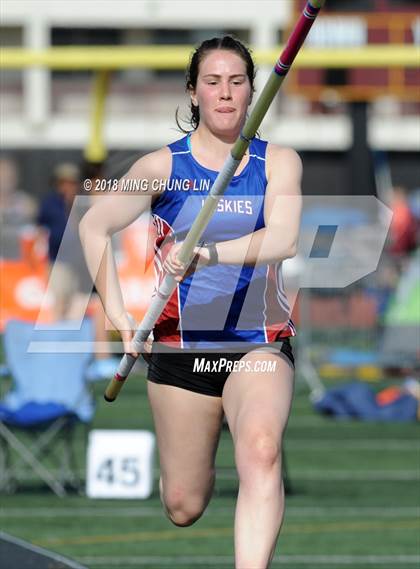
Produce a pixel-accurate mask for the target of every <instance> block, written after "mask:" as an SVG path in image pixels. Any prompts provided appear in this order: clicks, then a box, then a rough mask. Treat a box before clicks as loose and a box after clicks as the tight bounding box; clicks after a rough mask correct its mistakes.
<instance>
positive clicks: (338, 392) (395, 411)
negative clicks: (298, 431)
mask: <svg viewBox="0 0 420 569" xmlns="http://www.w3.org/2000/svg"><path fill="white" fill-rule="evenodd" d="M314 407H315V409H316V410H317V411H319V412H320V413H322V414H324V415H331V416H333V417H336V418H338V419H360V420H362V421H389V422H392V421H398V422H408V421H415V420H416V419H417V408H418V401H417V399H416V398H415V397H413V396H412V395H409V394H408V393H407V394H405V393H402V394H401V396H400V397H398V398H397V399H396V400H395V401H392V402H391V403H388V404H386V405H379V404H378V402H377V400H376V395H375V392H374V391H373V389H371V388H370V387H369V386H368V385H366V384H364V383H362V382H357V381H355V382H352V383H347V384H345V385H341V386H339V387H334V388H332V389H328V390H327V391H326V392H325V393H324V395H323V396H322V398H321V399H319V400H318V401H316V402H315V403H314Z"/></svg>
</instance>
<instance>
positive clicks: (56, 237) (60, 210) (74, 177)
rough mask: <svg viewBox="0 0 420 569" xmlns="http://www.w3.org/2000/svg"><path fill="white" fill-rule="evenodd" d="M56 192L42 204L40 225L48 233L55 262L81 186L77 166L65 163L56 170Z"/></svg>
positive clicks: (51, 257) (50, 256)
mask: <svg viewBox="0 0 420 569" xmlns="http://www.w3.org/2000/svg"><path fill="white" fill-rule="evenodd" d="M53 185H54V191H52V192H50V193H49V194H47V196H46V197H44V199H43V200H42V202H41V206H40V210H39V214H38V223H39V225H40V226H42V227H44V228H45V229H47V231H48V257H49V259H50V261H51V262H54V261H55V259H56V258H57V255H58V250H59V248H60V244H61V241H62V239H63V235H64V231H65V229H66V226H67V222H68V220H69V215H70V211H71V208H72V205H73V201H74V198H75V196H76V194H77V192H78V190H79V186H80V172H79V169H78V167H77V166H76V165H75V164H71V163H63V164H59V165H58V166H57V167H56V168H55V169H54V177H53Z"/></svg>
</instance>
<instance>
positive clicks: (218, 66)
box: [190, 49, 252, 138]
mask: <svg viewBox="0 0 420 569" xmlns="http://www.w3.org/2000/svg"><path fill="white" fill-rule="evenodd" d="M190 94H191V99H192V102H193V104H194V105H198V107H199V109H200V125H201V124H203V125H206V126H207V128H209V129H210V130H211V131H212V132H213V133H214V134H217V135H220V136H222V137H234V138H236V137H237V135H238V134H239V131H240V129H241V127H242V125H243V123H244V120H245V117H246V112H247V109H248V105H249V104H250V102H251V97H252V90H251V85H250V82H249V79H248V76H247V74H246V65H245V62H244V61H243V60H242V59H241V57H240V56H239V55H237V54H236V53H234V52H233V51H228V50H221V49H218V50H213V51H211V52H209V53H208V54H207V55H206V56H205V57H204V59H203V60H202V61H201V63H200V67H199V73H198V77H197V85H196V88H195V90H192V91H191V92H190Z"/></svg>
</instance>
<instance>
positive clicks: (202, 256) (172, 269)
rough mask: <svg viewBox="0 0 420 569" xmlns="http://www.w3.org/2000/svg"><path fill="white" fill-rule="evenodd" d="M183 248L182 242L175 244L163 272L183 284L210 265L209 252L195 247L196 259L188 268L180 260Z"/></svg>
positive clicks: (165, 262)
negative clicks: (196, 272) (179, 255)
mask: <svg viewBox="0 0 420 569" xmlns="http://www.w3.org/2000/svg"><path fill="white" fill-rule="evenodd" d="M181 247H182V242H180V243H174V245H172V247H171V249H170V251H169V252H168V254H167V255H166V258H165V261H164V263H163V270H164V271H165V272H166V273H168V274H169V275H172V276H173V277H174V279H175V280H176V281H177V282H181V281H182V280H183V279H185V278H187V277H188V276H190V275H191V274H192V273H194V272H195V271H197V270H199V269H202V268H203V267H205V266H206V265H207V264H208V263H209V260H210V257H209V251H208V249H207V248H206V247H195V248H194V257H193V259H192V261H191V263H190V266H189V267H188V268H186V267H185V265H184V264H183V263H181V261H180V260H179V258H178V254H179V251H180V249H181Z"/></svg>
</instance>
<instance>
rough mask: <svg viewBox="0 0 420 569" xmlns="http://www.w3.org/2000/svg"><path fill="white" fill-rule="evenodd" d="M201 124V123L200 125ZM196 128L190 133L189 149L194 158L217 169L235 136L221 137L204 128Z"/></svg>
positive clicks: (226, 154)
mask: <svg viewBox="0 0 420 569" xmlns="http://www.w3.org/2000/svg"><path fill="white" fill-rule="evenodd" d="M200 126H201V125H200ZM200 126H199V127H198V128H197V130H196V131H194V132H193V133H192V134H191V139H190V141H191V149H192V153H193V155H194V157H195V158H197V159H198V160H199V162H200V163H202V164H205V165H207V166H208V167H210V168H212V169H214V170H219V169H220V168H221V166H222V165H223V163H224V162H225V160H226V158H227V156H228V154H229V152H230V150H231V148H232V146H233V145H234V143H235V141H236V139H237V136H239V132H238V134H237V136H231V137H228V136H226V138H221V137H219V136H216V135H214V134H213V133H212V132H210V131H209V130H208V129H206V128H200Z"/></svg>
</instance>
